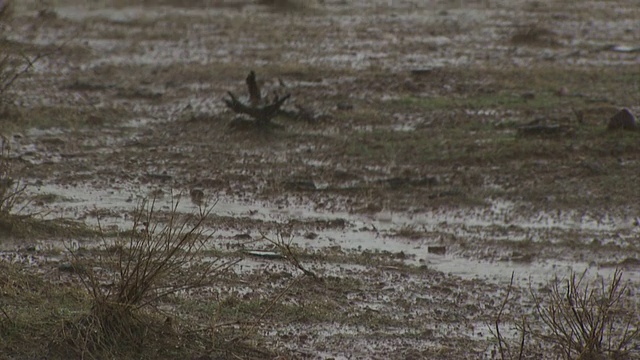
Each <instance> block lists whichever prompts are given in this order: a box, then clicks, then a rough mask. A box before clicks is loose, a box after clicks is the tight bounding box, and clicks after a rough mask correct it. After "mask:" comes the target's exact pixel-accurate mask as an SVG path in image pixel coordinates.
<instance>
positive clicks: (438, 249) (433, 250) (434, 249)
mask: <svg viewBox="0 0 640 360" xmlns="http://www.w3.org/2000/svg"><path fill="white" fill-rule="evenodd" d="M427 252H428V253H429V254H436V255H444V254H446V253H447V247H446V246H428V247H427Z"/></svg>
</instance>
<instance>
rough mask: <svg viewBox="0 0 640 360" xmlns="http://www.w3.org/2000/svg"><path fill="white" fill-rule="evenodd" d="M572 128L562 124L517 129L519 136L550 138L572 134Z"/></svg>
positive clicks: (526, 126)
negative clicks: (551, 136) (550, 136)
mask: <svg viewBox="0 0 640 360" xmlns="http://www.w3.org/2000/svg"><path fill="white" fill-rule="evenodd" d="M572 130H573V129H572V128H571V127H570V126H567V125H560V124H536V125H522V126H518V128H517V135H518V136H549V135H567V134H570V133H571V132H572Z"/></svg>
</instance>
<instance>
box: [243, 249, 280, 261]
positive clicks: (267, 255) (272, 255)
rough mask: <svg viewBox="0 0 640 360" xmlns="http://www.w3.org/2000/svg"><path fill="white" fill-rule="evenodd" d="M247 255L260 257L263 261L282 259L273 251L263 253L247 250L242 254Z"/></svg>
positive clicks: (261, 251)
mask: <svg viewBox="0 0 640 360" xmlns="http://www.w3.org/2000/svg"><path fill="white" fill-rule="evenodd" d="M244 253H245V254H247V255H251V256H255V257H260V258H264V259H282V258H283V257H282V255H281V254H278V253H277V252H274V251H263V250H247V251H245V252H244Z"/></svg>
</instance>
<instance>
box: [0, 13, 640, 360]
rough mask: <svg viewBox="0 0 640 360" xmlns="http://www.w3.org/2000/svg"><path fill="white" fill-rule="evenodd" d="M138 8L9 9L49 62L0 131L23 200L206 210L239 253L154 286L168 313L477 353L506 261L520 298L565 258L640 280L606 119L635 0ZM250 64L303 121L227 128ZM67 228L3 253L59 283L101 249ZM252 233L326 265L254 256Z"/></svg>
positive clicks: (620, 144) (635, 156)
mask: <svg viewBox="0 0 640 360" xmlns="http://www.w3.org/2000/svg"><path fill="white" fill-rule="evenodd" d="M133 3H135V4H132V3H131V2H122V1H115V0H114V1H106V2H92V3H86V2H83V1H79V0H66V1H62V0H61V1H51V2H49V4H47V5H46V6H45V5H43V4H41V3H39V2H29V1H25V2H20V4H18V5H17V6H16V9H15V13H14V18H13V19H12V21H11V22H10V23H9V24H8V25H6V26H5V27H4V30H3V31H5V34H6V38H7V40H6V41H5V43H6V44H9V45H10V46H12V47H16V48H19V49H21V51H23V52H24V53H25V54H28V55H29V56H34V55H36V54H44V55H45V56H43V57H42V58H40V59H39V60H38V61H37V62H36V63H35V64H34V68H33V69H32V70H31V71H30V72H29V73H28V74H26V75H25V76H22V77H20V79H19V80H18V81H17V82H16V83H15V84H14V85H13V86H12V87H11V90H10V93H11V94H12V96H13V99H14V100H13V104H12V105H11V106H9V107H8V109H9V110H6V111H5V118H3V119H2V120H0V121H2V129H1V131H2V134H3V135H4V136H5V137H6V138H7V139H8V141H9V142H10V143H11V158H12V159H13V160H12V161H14V162H15V164H17V167H18V168H19V169H20V170H19V171H20V176H21V177H22V178H23V181H24V183H25V184H26V185H27V188H26V191H27V194H28V200H30V202H29V204H28V205H27V206H26V207H25V208H24V209H22V210H21V214H35V215H34V216H35V217H37V218H39V219H45V220H56V221H60V220H64V221H73V222H77V223H81V224H85V225H88V226H89V227H91V228H94V229H95V227H96V226H97V224H98V222H99V223H100V226H101V228H102V229H103V230H105V229H106V230H108V231H111V230H113V231H116V230H126V229H129V228H130V227H131V221H130V214H131V211H132V209H133V208H134V207H135V206H136V204H138V203H139V201H140V199H143V198H145V197H156V198H157V199H158V201H159V204H161V205H160V206H161V209H162V210H163V211H167V210H169V206H170V203H171V201H172V200H174V201H175V200H177V199H178V198H179V199H180V203H179V205H178V210H179V211H180V212H184V213H192V212H195V211H197V210H198V206H199V205H202V203H200V202H199V199H192V197H191V196H189V195H190V194H192V193H193V194H197V191H198V190H200V191H202V192H203V194H204V198H205V199H204V200H203V201H204V203H205V206H206V205H207V204H209V205H211V204H214V203H215V206H214V208H213V216H212V217H210V219H209V220H208V221H207V226H208V227H209V228H210V229H213V230H216V233H215V235H214V239H215V241H214V242H213V244H212V251H213V250H216V251H218V252H216V254H218V255H220V254H222V255H220V256H223V257H228V258H239V259H241V262H240V263H239V264H238V265H237V266H235V267H234V268H233V272H232V273H231V274H227V275H225V276H226V277H224V279H221V281H220V282H221V284H220V286H219V287H217V288H210V289H206V291H203V292H202V293H198V294H191V295H189V296H186V297H183V298H180V299H169V300H166V304H164V305H165V306H164V307H163V308H162V311H163V312H164V314H167V316H171V317H175V318H176V319H178V320H177V325H176V327H178V328H180V329H191V330H193V329H192V327H195V328H198V326H200V327H202V326H205V327H206V326H208V325H207V324H211V323H219V324H224V323H226V322H229V321H235V320H237V319H238V318H240V319H242V320H246V321H249V322H250V321H257V319H260V321H257V323H256V324H257V326H254V328H253V330H254V331H255V334H254V337H253V338H252V343H253V344H257V345H256V346H257V347H259V348H263V349H266V350H265V351H267V352H266V353H264V354H262V355H260V354H258V355H251V354H248V353H243V354H242V356H244V357H246V358H251V356H253V358H260V357H272V358H274V357H278V356H280V357H281V358H310V359H315V358H319V359H329V358H336V359H419V358H430V359H477V358H492V357H493V356H495V354H494V355H492V352H495V351H496V346H495V341H494V338H493V336H492V335H491V333H490V331H489V328H488V326H487V324H488V323H491V322H492V321H493V320H494V319H495V316H496V313H497V308H498V306H499V304H500V302H501V301H502V299H503V297H504V294H505V292H506V289H507V285H508V283H509V279H510V277H511V274H512V272H513V273H514V276H515V279H516V284H517V285H518V286H519V287H522V289H524V291H523V293H522V295H521V297H518V301H516V302H515V304H513V307H514V309H513V311H514V312H517V313H522V312H525V313H526V312H527V311H530V310H531V304H532V302H531V299H530V298H529V297H528V296H527V292H528V290H527V289H528V288H529V287H531V288H532V289H538V288H542V287H543V286H544V284H545V283H546V282H547V281H549V280H551V279H552V278H553V276H554V274H557V275H558V276H559V277H563V276H566V275H567V274H568V273H569V272H570V271H571V270H574V271H578V272H581V271H583V270H584V269H589V270H588V274H589V276H597V275H602V276H604V277H607V276H610V274H611V273H612V272H613V270H614V269H615V268H616V267H622V268H623V270H624V278H625V280H628V281H630V283H629V291H630V295H629V296H631V297H634V296H635V294H637V292H638V290H640V256H639V254H640V252H639V246H640V243H639V234H640V227H639V222H640V212H639V210H640V205H639V204H640V201H639V200H640V192H639V191H638V188H637V184H638V183H639V180H640V178H639V177H640V133H639V132H627V131H613V132H611V131H606V125H607V122H608V119H609V118H610V117H611V116H612V115H613V114H615V113H616V111H617V110H618V109H620V108H622V107H627V108H629V109H630V110H631V111H632V112H633V113H635V114H636V115H638V114H640V103H639V100H638V99H640V96H639V95H640V66H638V65H639V64H640V52H638V47H639V46H640V27H638V26H637V21H638V20H637V19H638V18H640V8H639V7H638V6H637V5H636V4H635V3H634V1H631V0H615V1H607V2H602V1H581V2H579V3H578V2H571V1H569V2H567V1H329V0H327V1H324V3H322V4H320V3H318V4H316V3H313V4H310V3H303V4H304V5H303V6H300V7H295V8H290V7H284V8H278V7H276V8H273V7H269V6H266V5H255V4H251V3H250V2H249V1H222V0H220V1H215V0H212V1H195V0H194V1H184V2H179V1H170V0H167V1H158V2H152V1H134V2H133ZM250 70H254V71H255V72H256V73H257V76H258V80H259V83H260V85H261V86H262V88H263V92H264V93H265V94H269V96H272V94H276V93H277V94H285V93H290V94H291V95H292V96H291V99H290V100H289V101H288V102H287V103H286V104H285V108H286V109H287V110H289V111H290V112H291V113H295V114H298V115H299V116H297V117H291V116H289V117H287V116H280V117H278V118H276V119H275V120H274V122H275V123H277V124H278V125H281V127H278V128H275V127H274V128H269V129H265V128H259V127H255V128H249V129H245V128H237V127H233V126H230V124H231V123H232V122H233V121H234V119H235V118H236V115H235V114H233V113H232V112H230V111H229V110H227V109H225V106H224V103H223V101H222V100H223V98H225V96H226V92H227V91H233V92H234V93H236V94H243V95H244V94H245V93H246V89H245V85H244V78H245V77H246V75H247V74H248V72H249V71H250ZM526 125H529V126H548V128H550V129H552V130H551V131H553V133H551V134H546V133H545V134H533V135H532V134H529V133H526V132H525V131H524V130H522V126H526ZM194 190H196V192H194ZM180 195H181V196H180ZM25 200H27V199H25ZM98 219H99V221H98ZM61 233H62V234H63V235H59V234H58V235H56V234H57V233H54V234H51V233H47V232H44V233H37V232H31V233H29V232H27V235H26V236H17V235H15V234H11V233H8V234H6V235H4V236H3V238H2V241H1V242H0V247H1V248H2V257H3V258H4V259H5V260H7V261H9V262H12V263H14V264H20V266H22V267H24V268H25V269H30V271H33V272H35V273H38V274H43V276H44V277H45V278H47V279H51V278H54V279H57V280H56V281H63V280H64V281H69V282H71V283H73V282H74V281H77V279H76V280H74V277H73V276H69V275H68V274H66V273H64V271H63V269H64V268H63V267H62V265H64V264H65V263H66V262H68V261H69V259H68V250H66V249H65V246H68V244H69V243H73V244H74V245H73V246H74V247H80V248H87V249H93V248H95V247H97V246H99V245H100V242H99V241H97V239H96V237H95V236H93V235H83V234H82V232H79V233H75V232H74V233H73V234H75V235H73V236H69V235H68V233H65V232H61ZM262 234H265V235H268V236H271V237H277V236H278V234H285V237H287V239H289V238H290V239H291V241H292V242H293V243H294V244H297V245H298V246H299V249H298V251H299V253H298V255H299V257H300V260H301V261H302V263H303V264H304V266H305V267H306V268H307V269H309V270H311V271H313V272H314V273H315V274H316V275H317V276H318V277H320V278H323V279H324V280H323V281H320V282H318V281H316V280H313V279H312V278H309V277H304V276H302V272H301V271H300V270H299V269H296V268H295V267H293V266H291V264H289V263H288V262H286V261H283V260H282V259H265V258H260V257H253V256H250V255H249V254H248V253H247V251H249V250H272V246H271V244H269V243H268V242H266V241H264V240H261V239H262ZM61 279H63V280H61ZM294 281H295V282H296V283H295V284H294V286H292V287H291V288H290V289H289V291H288V292H287V293H286V294H285V295H284V296H282V297H280V298H278V301H277V302H276V304H277V305H276V306H274V307H272V309H271V311H269V312H268V315H266V316H264V317H261V316H260V315H261V314H262V313H263V312H264V310H265V309H266V308H267V307H268V306H269V304H271V300H272V299H273V298H274V297H275V296H277V294H279V291H281V290H282V289H285V288H286V287H288V286H289V285H291V282H294ZM635 297H637V296H635ZM220 309H224V311H223V310H220ZM220 313H222V315H220ZM216 314H217V315H216ZM216 316H217V317H216ZM194 324H198V325H194ZM216 329H224V326H223V325H220V327H219V328H218V327H216ZM194 331H195V330H194ZM220 331H221V332H222V333H221V334H222V335H221V336H222V337H224V336H226V335H224V334H226V333H224V332H223V331H222V330H220ZM45 345H46V344H45ZM45 345H43V347H40V348H38V349H39V350H38V351H43V350H42V349H46V348H47V347H46V346H45ZM186 348H188V349H191V350H189V351H192V352H191V354H193V356H194V357H195V356H199V355H202V354H204V355H206V354H207V351H206V349H204V348H199V347H197V346H195V345H194V346H192V347H189V346H187V347H186ZM16 349H18V350H15V351H16V353H14V354H13V355H9V356H10V357H11V356H15V357H17V358H20V357H23V358H30V356H32V354H28V353H26V354H25V353H24V352H22V353H21V352H20V351H24V350H19V349H20V347H16ZM34 351H35V350H34ZM185 351H186V350H185ZM265 354H269V355H268V356H267V355H265ZM165 355H166V354H165ZM543 355H549V354H548V353H547V354H543ZM150 356H153V355H150ZM539 356H542V355H541V354H533V355H532V358H539ZM634 356H636V357H637V356H639V355H638V353H637V352H636V353H635V355H634ZM230 358H231V357H230ZM240 358H242V357H240Z"/></svg>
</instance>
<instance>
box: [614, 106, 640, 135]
mask: <svg viewBox="0 0 640 360" xmlns="http://www.w3.org/2000/svg"><path fill="white" fill-rule="evenodd" d="M607 129H609V130H618V129H622V130H637V129H638V121H637V120H636V117H635V116H634V115H633V114H632V113H631V111H629V109H627V108H623V109H622V110H620V111H618V112H617V113H616V114H615V115H613V116H612V117H611V119H609V124H608V125H607Z"/></svg>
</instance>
